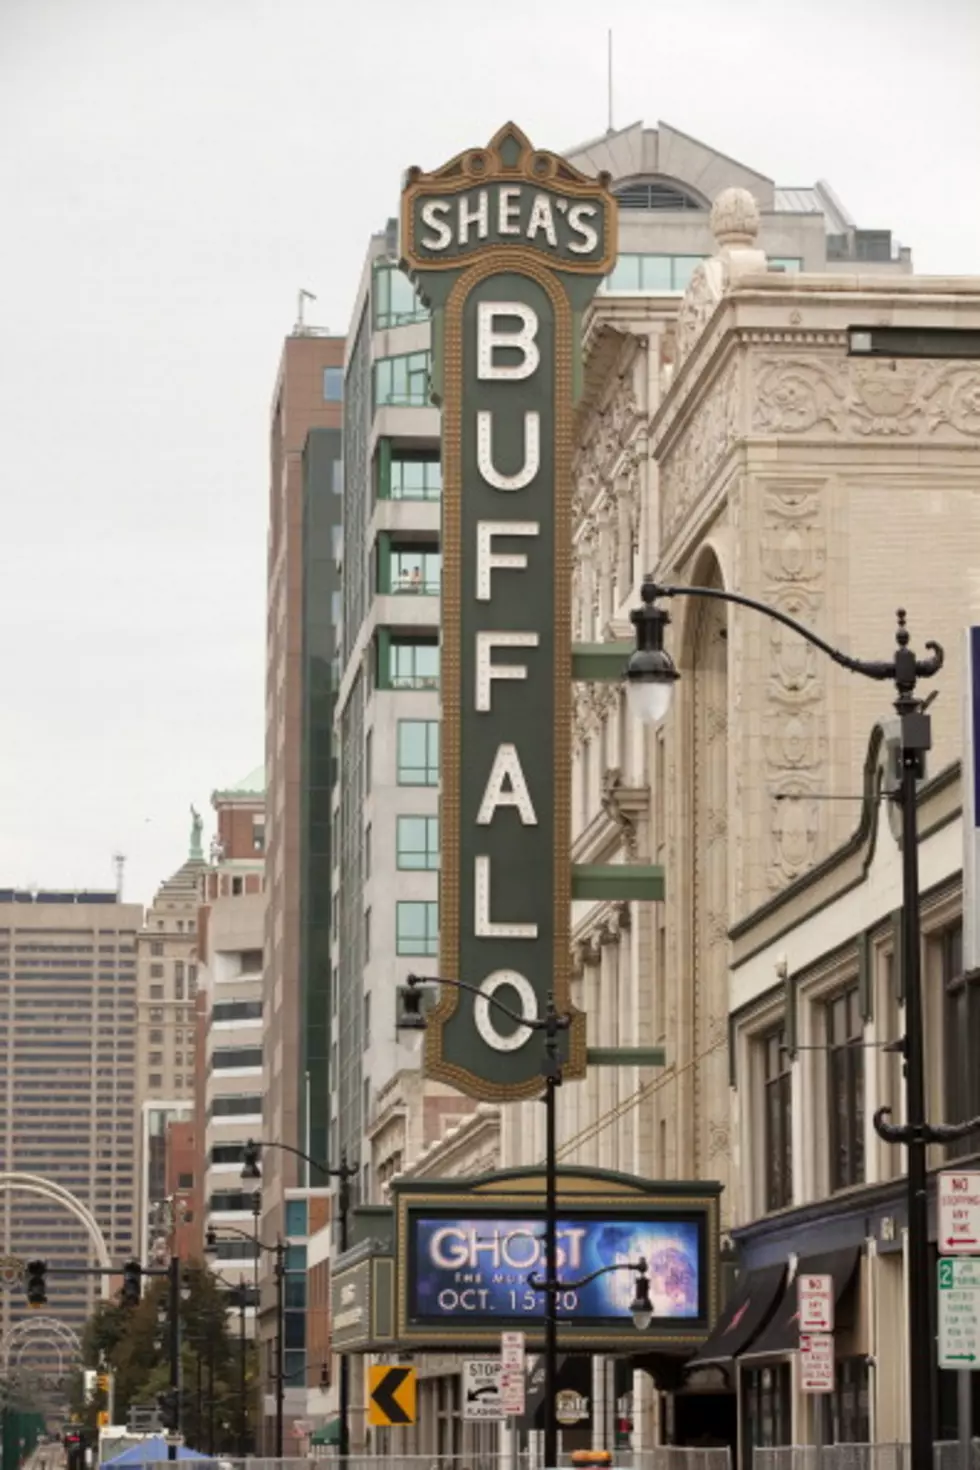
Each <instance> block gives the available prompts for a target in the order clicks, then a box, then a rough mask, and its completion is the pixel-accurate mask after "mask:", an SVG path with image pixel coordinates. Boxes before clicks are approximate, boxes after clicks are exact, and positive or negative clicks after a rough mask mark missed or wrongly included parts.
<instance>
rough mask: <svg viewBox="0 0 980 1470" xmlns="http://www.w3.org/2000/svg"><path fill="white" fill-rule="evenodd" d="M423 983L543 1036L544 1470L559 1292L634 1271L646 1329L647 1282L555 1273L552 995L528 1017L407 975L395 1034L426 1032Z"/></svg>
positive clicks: (432, 978) (557, 1068) (556, 1083)
mask: <svg viewBox="0 0 980 1470" xmlns="http://www.w3.org/2000/svg"><path fill="white" fill-rule="evenodd" d="M424 985H450V986H452V987H453V989H454V990H465V991H467V992H468V993H469V994H470V995H473V996H478V997H479V998H480V999H481V1000H482V1001H485V1002H486V1003H487V1004H488V1005H491V1006H494V1007H495V1008H496V1009H497V1010H499V1011H500V1012H501V1013H502V1014H503V1015H505V1016H507V1017H508V1018H509V1019H510V1020H511V1021H514V1022H516V1023H517V1025H518V1026H524V1027H526V1028H527V1029H528V1030H529V1031H540V1032H541V1033H542V1035H543V1037H544V1051H543V1056H542V1061H541V1076H542V1078H543V1080H544V1098H543V1101H544V1106H545V1163H544V1171H545V1172H544V1264H545V1274H544V1276H543V1277H535V1276H529V1277H528V1285H529V1286H530V1287H531V1288H532V1290H534V1291H539V1292H541V1293H542V1294H543V1295H544V1464H545V1466H546V1467H548V1470H553V1467H554V1466H556V1465H557V1464H558V1415H557V1405H556V1403H555V1398H556V1395H557V1390H558V1302H559V1295H560V1293H561V1292H563V1291H566V1290H569V1289H574V1288H575V1287H578V1286H584V1285H585V1284H586V1282H587V1281H593V1280H595V1279H596V1278H597V1277H598V1276H602V1275H604V1274H605V1272H606V1271H608V1270H617V1269H624V1270H633V1271H636V1272H637V1288H636V1296H635V1297H634V1300H633V1302H632V1304H631V1306H630V1311H631V1313H632V1315H633V1321H634V1323H635V1324H636V1326H637V1327H638V1328H640V1329H641V1330H642V1329H645V1328H647V1327H649V1325H650V1322H651V1321H652V1318H653V1313H652V1311H651V1310H650V1283H649V1280H648V1279H647V1276H646V1269H647V1268H646V1262H645V1261H642V1262H638V1263H637V1265H635V1266H631V1265H628V1264H627V1263H625V1262H624V1263H623V1266H622V1267H621V1268H620V1267H619V1266H616V1267H603V1269H602V1270H600V1271H596V1272H594V1273H593V1275H592V1276H589V1277H586V1278H585V1280H584V1281H580V1282H572V1283H569V1282H566V1281H563V1280H561V1279H560V1277H559V1275H558V1140H557V1127H556V1123H557V1111H558V1110H557V1093H558V1088H559V1087H560V1086H561V1083H562V1071H561V1056H560V1053H559V1048H558V1038H559V1036H560V1035H561V1033H562V1032H563V1031H567V1030H568V1027H569V1023H570V1018H569V1017H568V1016H565V1015H562V1014H561V1012H559V1011H558V1010H556V1008H555V1000H554V996H553V995H549V996H548V1004H547V1008H546V1010H545V1014H544V1015H543V1016H538V1017H534V1018H532V1017H530V1016H524V1015H518V1014H517V1012H516V1011H512V1010H511V1009H510V1007H509V1006H507V1005H504V1003H503V1001H500V1000H498V999H497V997H496V996H495V995H487V994H486V993H485V992H484V991H481V990H480V989H479V987H478V986H476V985H470V984H469V983H468V982H467V981H465V980H451V979H448V978H446V977H445V976H442V975H409V976H408V978H407V983H406V985H405V987H404V988H403V990H402V992H401V996H402V1013H401V1015H400V1016H399V1018H398V1029H399V1030H401V1031H415V1032H421V1031H424V1030H425V1029H426V1020H425V1016H424V1015H423V1013H422V992H421V990H420V987H421V986H424Z"/></svg>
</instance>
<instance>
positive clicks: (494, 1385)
mask: <svg viewBox="0 0 980 1470" xmlns="http://www.w3.org/2000/svg"><path fill="white" fill-rule="evenodd" d="M503 1417H504V1408H503V1405H502V1403H501V1401H500V1359H499V1358H470V1359H468V1360H467V1361H465V1362H464V1363H463V1418H464V1419H470V1420H474V1421H476V1422H477V1423H484V1424H486V1423H497V1422H499V1421H500V1420H501V1419H503Z"/></svg>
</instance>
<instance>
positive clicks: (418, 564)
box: [389, 546, 442, 597]
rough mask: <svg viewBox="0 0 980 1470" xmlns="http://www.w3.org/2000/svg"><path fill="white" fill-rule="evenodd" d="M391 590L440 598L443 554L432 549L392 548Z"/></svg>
mask: <svg viewBox="0 0 980 1470" xmlns="http://www.w3.org/2000/svg"><path fill="white" fill-rule="evenodd" d="M389 570H390V576H391V584H390V585H391V590H392V592H394V593H402V592H407V593H415V595H416V596H418V595H419V594H422V595H424V596H426V597H438V596H439V591H440V588H441V586H442V553H441V552H440V551H438V550H436V549H434V548H432V547H423V546H408V547H396V546H393V547H392V548H391V566H390V569H389Z"/></svg>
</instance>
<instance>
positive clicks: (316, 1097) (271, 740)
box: [261, 325, 344, 1422]
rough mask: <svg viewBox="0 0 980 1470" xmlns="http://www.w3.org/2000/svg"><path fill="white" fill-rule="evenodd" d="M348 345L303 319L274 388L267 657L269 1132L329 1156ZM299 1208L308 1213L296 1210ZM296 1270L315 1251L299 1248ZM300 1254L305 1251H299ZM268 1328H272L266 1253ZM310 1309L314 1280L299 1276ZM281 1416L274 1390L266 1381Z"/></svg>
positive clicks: (299, 1369)
mask: <svg viewBox="0 0 980 1470" xmlns="http://www.w3.org/2000/svg"><path fill="white" fill-rule="evenodd" d="M343 363H344V342H343V339H342V338H339V337H330V336H328V335H325V334H324V333H321V332H316V331H313V330H311V329H309V328H306V327H303V326H301V325H298V326H297V328H296V330H295V332H294V334H293V335H292V336H290V337H288V338H287V339H286V342H285V343H284V346H283V352H282V359H281V362H280V366H279V372H278V376H277V380H276V388H275V393H274V395H273V409H272V424H271V444H270V460H271V463H270V496H269V548H268V626H267V658H266V778H267V787H266V844H267V853H266V916H265V945H264V976H263V999H264V1014H263V1034H264V1052H263V1056H264V1076H263V1088H262V1091H263V1131H264V1135H265V1137H266V1138H268V1139H271V1140H274V1141H276V1142H278V1143H283V1144H286V1145H287V1146H291V1147H293V1148H299V1149H301V1150H303V1151H304V1152H308V1153H311V1154H312V1155H313V1156H314V1157H315V1158H317V1159H321V1158H323V1155H324V1154H325V1152H326V1148H327V1130H326V1118H327V1102H328V1100H327V1067H328V1044H329V1017H330V997H329V987H330V963H329V942H330V940H329V925H330V876H329V875H330V869H331V861H332V859H331V842H330V827H331V821H330V802H331V787H332V772H333V751H332V720H333V702H334V693H335V690H334V685H335V680H336V669H335V665H334V654H335V643H336V638H337V630H338V627H339V622H340V615H341V608H340V597H339V588H340V562H341V558H342V553H343V544H342V536H341V511H342V504H343V502H342V494H341V492H342V487H343V469H342V450H341V442H342V434H341V417H342V402H343V378H344V371H343ZM262 1173H263V1179H262V1211H263V1213H262V1222H261V1224H262V1232H263V1237H264V1238H265V1239H266V1240H272V1239H274V1238H275V1236H276V1235H277V1234H279V1233H282V1234H284V1235H285V1234H287V1233H288V1232H287V1224H288V1220H287V1216H288V1214H289V1213H290V1211H288V1210H287V1197H288V1198H289V1199H290V1200H294V1201H295V1199H296V1194H295V1191H296V1190H303V1189H305V1188H307V1187H308V1186H310V1185H311V1184H312V1185H316V1183H317V1181H316V1179H313V1180H310V1179H309V1178H308V1175H307V1170H306V1168H305V1166H304V1165H302V1163H301V1162H300V1161H299V1160H297V1159H296V1157H295V1156H294V1155H292V1154H290V1153H289V1152H288V1150H287V1149H267V1150H265V1151H264V1154H263V1163H262ZM292 1214H294V1215H296V1214H298V1211H296V1210H293V1211H292ZM291 1250H292V1252H293V1255H294V1257H295V1262H294V1264H295V1269H296V1270H297V1271H300V1272H301V1271H302V1269H303V1267H304V1265H305V1246H303V1245H299V1244H297V1245H295V1246H293V1247H291ZM300 1258H302V1259H300ZM262 1272H263V1276H262V1283H263V1284H262V1301H261V1320H262V1329H261V1335H262V1336H263V1338H265V1339H267V1340H271V1338H272V1337H273V1336H274V1334H275V1312H274V1305H275V1293H274V1286H273V1281H272V1273H271V1268H270V1265H269V1261H268V1259H267V1258H266V1256H263V1258H262ZM294 1285H295V1287H296V1291H295V1292H294V1297H296V1298H297V1300H296V1301H295V1302H294V1306H295V1309H296V1311H297V1312H300V1307H301V1306H302V1303H300V1302H299V1300H298V1296H299V1295H303V1301H304V1302H305V1294H304V1293H305V1282H304V1281H302V1280H301V1279H299V1278H297V1280H296V1282H295V1283H294ZM304 1341H305V1339H304V1327H303V1321H302V1314H301V1316H300V1317H299V1318H297V1320H296V1321H295V1322H294V1323H293V1324H292V1326H291V1337H290V1340H289V1344H288V1353H287V1356H288V1358H289V1361H288V1364H287V1367H288V1370H289V1371H288V1386H287V1394H288V1396H290V1397H291V1398H293V1397H294V1398H295V1399H296V1402H295V1403H290V1405H289V1407H290V1411H293V1410H295V1411H296V1412H302V1410H303V1407H304V1405H305V1394H304V1393H303V1389H302V1385H303V1382H304V1377H305V1372H304V1370H305V1347H304ZM265 1399H266V1407H267V1421H268V1422H271V1413H272V1396H271V1385H270V1384H268V1383H267V1384H266V1396H265Z"/></svg>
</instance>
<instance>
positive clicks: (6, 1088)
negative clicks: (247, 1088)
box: [0, 888, 143, 1365]
mask: <svg viewBox="0 0 980 1470" xmlns="http://www.w3.org/2000/svg"><path fill="white" fill-rule="evenodd" d="M142 918H143V915H142V910H141V908H140V906H139V905H138V904H124V903H121V902H120V901H119V899H118V897H117V895H116V894H115V893H110V892H88V891H84V892H65V891H60V890H59V891H54V892H52V891H48V890H37V889H31V890H18V889H12V888H7V889H3V890H0V980H2V982H3V1002H2V1007H0V1079H2V1086H3V1102H4V1106H3V1110H2V1122H0V1170H2V1171H4V1172H5V1173H18V1174H22V1175H25V1176H31V1181H28V1182H29V1183H30V1184H31V1187H30V1189H25V1188H23V1187H21V1186H17V1187H16V1188H11V1187H10V1185H9V1183H8V1184H7V1185H6V1186H5V1192H4V1193H3V1195H2V1197H0V1220H2V1232H3V1234H2V1240H3V1251H4V1253H5V1254H8V1255H14V1256H18V1257H20V1258H21V1259H22V1260H33V1259H42V1260H46V1261H47V1262H48V1264H49V1266H51V1267H59V1268H64V1267H71V1266H81V1265H85V1266H90V1265H96V1264H99V1260H98V1256H97V1253H96V1247H95V1244H94V1239H93V1236H94V1234H95V1232H96V1231H97V1232H100V1233H101V1238H102V1242H103V1245H104V1251H105V1256H106V1257H108V1259H109V1261H110V1262H111V1263H112V1265H114V1266H115V1265H120V1264H121V1263H122V1262H124V1261H125V1260H126V1259H127V1258H128V1257H129V1256H130V1255H131V1254H132V1252H133V1249H134V1246H135V1243H136V1240H137V1228H138V1221H137V1218H136V1174H135V1158H134V1153H135V1141H136V1128H135V1119H136V964H137V960H136V943H137V934H138V933H139V930H140V926H141V923H142ZM55 1195H58V1196H59V1197H58V1198H54V1197H53V1196H55ZM47 1290H48V1298H49V1303H50V1306H49V1308H47V1309H45V1310H44V1312H43V1313H39V1312H37V1311H34V1312H31V1311H30V1309H29V1308H28V1306H27V1303H26V1300H25V1299H24V1297H23V1295H22V1293H21V1292H20V1290H19V1289H14V1290H11V1291H3V1292H0V1335H2V1337H3V1340H4V1342H6V1343H8V1344H9V1343H10V1341H11V1339H10V1338H9V1337H8V1336H7V1334H8V1333H10V1332H11V1331H13V1332H15V1333H16V1334H18V1336H22V1340H24V1341H25V1342H26V1340H27V1337H28V1336H29V1337H30V1345H28V1346H27V1347H26V1348H25V1352H24V1355H23V1357H22V1358H21V1362H22V1364H24V1365H27V1364H29V1363H30V1362H31V1361H32V1359H33V1360H34V1361H37V1362H40V1361H42V1360H43V1361H47V1362H51V1361H52V1355H54V1357H57V1354H56V1352H55V1347H54V1345H53V1343H52V1342H51V1340H50V1338H46V1337H45V1335H44V1333H43V1331H42V1330H41V1329H40V1328H39V1327H38V1325H37V1324H38V1319H39V1318H40V1317H42V1316H51V1317H56V1318H57V1319H58V1320H59V1321H60V1322H61V1323H63V1324H64V1325H65V1326H67V1327H69V1328H71V1329H73V1330H74V1331H75V1332H78V1333H80V1332H81V1330H82V1328H83V1326H84V1323H85V1321H86V1319H87V1317H88V1315H89V1314H90V1312H91V1310H92V1307H93V1306H94V1303H95V1301H96V1299H97V1296H98V1293H99V1290H100V1285H99V1280H98V1278H97V1277H93V1276H83V1275H78V1276H70V1275H69V1276H61V1275H57V1276H55V1275H52V1276H49V1278H48V1283H47ZM32 1324H33V1326H32Z"/></svg>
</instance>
